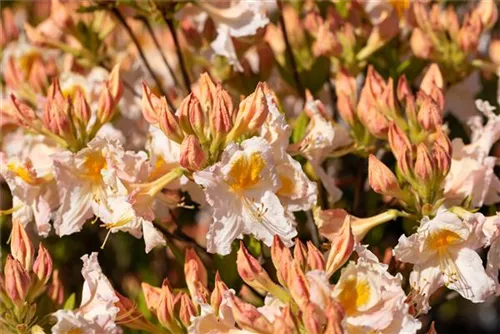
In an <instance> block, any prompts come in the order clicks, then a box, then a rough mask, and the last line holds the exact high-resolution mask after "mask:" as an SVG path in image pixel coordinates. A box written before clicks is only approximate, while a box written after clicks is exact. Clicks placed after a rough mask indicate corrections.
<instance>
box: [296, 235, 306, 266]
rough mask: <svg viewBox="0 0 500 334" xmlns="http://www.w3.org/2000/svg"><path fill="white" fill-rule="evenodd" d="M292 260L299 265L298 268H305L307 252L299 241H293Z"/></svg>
mask: <svg viewBox="0 0 500 334" xmlns="http://www.w3.org/2000/svg"><path fill="white" fill-rule="evenodd" d="M293 258H294V259H295V261H296V262H297V263H298V264H299V266H300V268H301V269H302V270H304V269H305V268H306V262H307V250H306V248H305V246H304V244H303V243H302V241H300V239H298V238H297V239H295V247H294V249H293Z"/></svg>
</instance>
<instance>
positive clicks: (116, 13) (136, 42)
mask: <svg viewBox="0 0 500 334" xmlns="http://www.w3.org/2000/svg"><path fill="white" fill-rule="evenodd" d="M110 11H111V13H113V15H114V16H115V17H116V18H117V19H118V21H120V23H121V24H122V25H123V27H124V28H125V30H126V31H127V33H128V35H129V37H130V39H131V40H132V42H133V43H134V45H135V47H136V48H137V51H139V56H140V57H141V60H142V62H143V63H144V65H145V66H146V68H147V70H148V72H149V74H150V75H151V77H152V78H153V80H154V81H155V83H156V85H157V86H158V89H159V90H160V93H161V95H164V96H165V98H166V99H167V103H168V106H169V107H170V108H172V109H173V110H175V108H174V107H173V104H172V102H171V101H170V99H169V97H168V95H167V94H166V93H165V91H164V90H163V87H162V85H161V81H160V79H158V77H157V76H156V74H155V73H154V72H153V69H152V68H151V65H150V64H149V61H148V60H147V58H146V55H145V54H144V51H143V50H142V48H141V44H140V43H139V40H138V39H137V37H136V36H135V34H134V32H133V31H132V28H130V26H129V25H128V23H127V21H126V20H125V18H124V17H123V15H122V13H120V11H119V10H118V8H111V9H110Z"/></svg>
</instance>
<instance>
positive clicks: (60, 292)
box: [47, 269, 64, 306]
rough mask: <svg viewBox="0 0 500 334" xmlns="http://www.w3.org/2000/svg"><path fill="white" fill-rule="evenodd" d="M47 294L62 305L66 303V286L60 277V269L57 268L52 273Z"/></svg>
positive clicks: (54, 301) (55, 302)
mask: <svg viewBox="0 0 500 334" xmlns="http://www.w3.org/2000/svg"><path fill="white" fill-rule="evenodd" d="M47 295H48V297H49V299H50V300H51V301H52V302H53V303H54V304H56V305H58V306H62V304H63V303H64V286H63V284H62V281H61V279H60V278H59V271H58V270H57V269H56V270H54V272H53V273H52V280H51V281H50V284H49V286H48V288H47Z"/></svg>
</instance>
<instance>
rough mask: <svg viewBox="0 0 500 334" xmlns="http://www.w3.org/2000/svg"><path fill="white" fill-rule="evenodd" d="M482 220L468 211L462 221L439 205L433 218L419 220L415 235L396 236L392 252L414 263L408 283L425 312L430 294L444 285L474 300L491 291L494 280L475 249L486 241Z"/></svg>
mask: <svg viewBox="0 0 500 334" xmlns="http://www.w3.org/2000/svg"><path fill="white" fill-rule="evenodd" d="M484 221H485V218H484V216H483V215H482V214H480V213H476V214H470V213H467V214H466V216H465V220H462V219H460V218H459V217H458V216H457V215H455V214H454V213H452V212H450V211H448V210H446V209H444V208H440V209H439V211H438V213H437V214H436V217H434V218H433V219H429V218H427V217H425V218H424V219H422V221H421V224H420V227H419V228H418V230H417V232H416V233H415V234H413V235H411V236H410V237H406V236H404V235H403V236H401V237H400V238H399V243H398V245H397V246H396V247H395V248H394V255H395V256H396V258H397V259H398V260H400V261H402V262H408V263H413V264H414V267H413V271H412V273H411V274H410V284H411V286H412V287H413V289H414V290H415V292H416V293H417V294H418V296H417V303H418V306H419V308H421V309H422V310H423V311H424V312H427V311H428V310H429V309H430V307H429V298H430V296H431V295H432V294H433V293H434V292H435V291H436V290H437V289H439V288H440V287H442V286H444V285H446V286H447V287H448V288H449V289H452V290H455V291H457V292H458V293H460V295H462V296H463V297H464V298H466V299H469V300H470V301H472V302H474V303H479V302H484V301H485V299H486V298H487V297H488V296H490V295H491V294H492V293H493V292H494V282H493V281H492V279H491V278H489V277H488V275H486V272H485V270H484V268H483V263H482V261H481V258H480V257H479V255H478V254H477V253H476V251H475V250H476V249H478V248H480V247H483V246H484V245H485V243H486V242H487V238H486V237H485V235H484V233H483V231H482V228H483V223H484Z"/></svg>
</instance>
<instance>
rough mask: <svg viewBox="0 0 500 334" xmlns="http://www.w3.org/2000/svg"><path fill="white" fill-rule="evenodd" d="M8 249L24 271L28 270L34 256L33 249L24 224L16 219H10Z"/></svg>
mask: <svg viewBox="0 0 500 334" xmlns="http://www.w3.org/2000/svg"><path fill="white" fill-rule="evenodd" d="M10 251H11V253H12V256H13V257H14V259H16V260H17V261H19V263H20V264H21V265H22V266H23V268H24V269H26V271H28V272H29V271H30V270H31V267H32V265H33V259H34V257H35V249H34V248H33V244H32V243H31V240H30V238H29V237H28V234H27V233H26V230H25V229H24V226H23V225H22V224H21V223H20V222H19V221H17V220H13V221H12V232H11V241H10Z"/></svg>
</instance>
